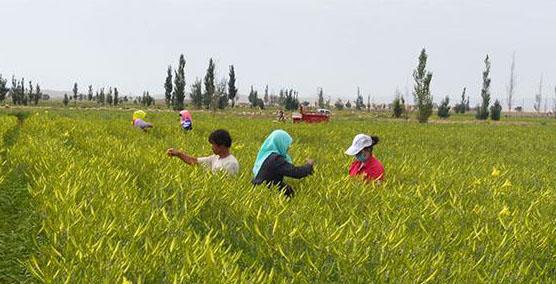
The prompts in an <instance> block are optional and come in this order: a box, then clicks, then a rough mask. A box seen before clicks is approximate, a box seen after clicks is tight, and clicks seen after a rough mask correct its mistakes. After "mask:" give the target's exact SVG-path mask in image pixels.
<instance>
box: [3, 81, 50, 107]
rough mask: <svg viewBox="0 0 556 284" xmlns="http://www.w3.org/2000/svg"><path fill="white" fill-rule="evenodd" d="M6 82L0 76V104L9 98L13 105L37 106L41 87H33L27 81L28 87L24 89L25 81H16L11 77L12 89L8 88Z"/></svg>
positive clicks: (40, 95)
mask: <svg viewBox="0 0 556 284" xmlns="http://www.w3.org/2000/svg"><path fill="white" fill-rule="evenodd" d="M7 83H8V80H7V79H5V78H3V77H2V74H0V102H4V101H5V100H6V99H7V98H8V96H9V97H11V99H12V103H13V104H14V105H32V104H34V105H37V104H38V103H39V100H41V99H42V96H43V94H42V92H41V87H40V86H39V84H36V85H35V86H33V82H31V81H29V87H28V88H25V79H23V78H22V79H21V81H20V80H17V79H16V78H15V76H12V87H11V88H8V86H7Z"/></svg>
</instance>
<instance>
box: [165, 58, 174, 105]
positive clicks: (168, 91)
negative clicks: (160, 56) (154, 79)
mask: <svg viewBox="0 0 556 284" xmlns="http://www.w3.org/2000/svg"><path fill="white" fill-rule="evenodd" d="M172 88H173V86H172V66H171V65H168V70H167V74H166V81H165V82H164V99H165V101H166V106H167V107H168V108H170V106H171V105H172Z"/></svg>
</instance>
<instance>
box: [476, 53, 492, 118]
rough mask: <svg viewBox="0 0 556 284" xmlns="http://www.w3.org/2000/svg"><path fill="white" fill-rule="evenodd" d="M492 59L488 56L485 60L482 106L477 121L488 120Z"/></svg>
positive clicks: (478, 111) (478, 109) (478, 110)
mask: <svg viewBox="0 0 556 284" xmlns="http://www.w3.org/2000/svg"><path fill="white" fill-rule="evenodd" d="M489 74H490V59H489V57H488V55H487V56H486V58H485V71H483V87H482V89H481V98H482V99H483V101H482V103H481V105H480V106H479V107H478V108H477V115H476V117H477V119H480V120H485V119H487V118H488V114H489V113H488V111H489V105H490V77H489Z"/></svg>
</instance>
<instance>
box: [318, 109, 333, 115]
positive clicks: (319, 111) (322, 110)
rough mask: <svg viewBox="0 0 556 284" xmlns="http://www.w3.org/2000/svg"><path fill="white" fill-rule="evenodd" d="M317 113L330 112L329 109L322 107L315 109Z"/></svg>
mask: <svg viewBox="0 0 556 284" xmlns="http://www.w3.org/2000/svg"><path fill="white" fill-rule="evenodd" d="M317 112H318V113H324V114H330V111H329V110H327V109H324V108H319V109H317Z"/></svg>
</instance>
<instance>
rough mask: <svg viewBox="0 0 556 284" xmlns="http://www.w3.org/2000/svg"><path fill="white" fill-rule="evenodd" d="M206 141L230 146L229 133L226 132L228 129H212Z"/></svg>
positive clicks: (230, 138)
mask: <svg viewBox="0 0 556 284" xmlns="http://www.w3.org/2000/svg"><path fill="white" fill-rule="evenodd" d="M208 141H209V142H210V143H211V144H216V145H219V146H226V147H227V148H230V147H232V137H231V136H230V133H228V131H226V130H224V129H218V130H215V131H213V132H212V133H211V134H210V136H209V139H208Z"/></svg>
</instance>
